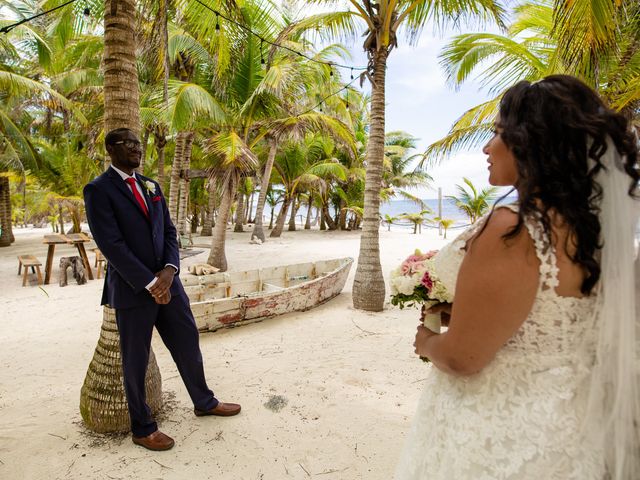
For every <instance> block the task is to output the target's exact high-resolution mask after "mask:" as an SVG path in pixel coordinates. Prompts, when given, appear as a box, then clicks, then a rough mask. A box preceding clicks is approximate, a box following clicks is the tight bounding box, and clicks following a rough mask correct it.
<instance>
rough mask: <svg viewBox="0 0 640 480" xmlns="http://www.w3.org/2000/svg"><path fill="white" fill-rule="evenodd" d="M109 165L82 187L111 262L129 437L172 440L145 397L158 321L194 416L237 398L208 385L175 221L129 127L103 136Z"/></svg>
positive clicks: (230, 407) (154, 444) (110, 296)
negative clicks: (225, 397)
mask: <svg viewBox="0 0 640 480" xmlns="http://www.w3.org/2000/svg"><path fill="white" fill-rule="evenodd" d="M105 147H106V150H107V152H108V154H109V156H110V157H111V166H110V167H109V168H108V169H107V171H106V172H104V173H103V174H102V175H100V176H99V177H98V178H96V179H94V180H93V181H92V182H90V183H89V184H87V185H86V186H85V187H84V200H85V207H86V211H87V219H88V221H89V227H90V228H91V233H92V234H93V238H94V240H95V242H96V244H97V245H98V248H100V251H101V252H102V253H103V255H104V256H105V257H106V259H107V262H108V266H107V274H106V277H105V282H104V290H103V293H102V305H110V306H111V307H113V308H114V309H115V311H116V322H117V324H118V330H119V332H120V351H121V353H122V370H123V374H124V387H125V392H126V395H127V402H128V404H129V415H130V417H131V431H132V434H133V437H132V438H133V443H135V444H137V445H141V446H143V447H145V448H148V449H149V450H168V449H170V448H171V447H173V445H174V441H173V439H172V438H170V437H169V436H167V435H165V434H164V433H162V432H160V431H159V430H158V426H157V425H156V423H155V422H154V421H153V418H152V417H151V411H150V410H149V406H148V405H147V403H146V401H145V383H144V380H145V374H146V371H147V365H148V363H149V348H150V345H151V334H152V331H153V327H154V326H155V327H156V329H157V330H158V333H159V334H160V336H161V337H162V341H163V342H164V344H165V345H166V346H167V348H168V349H169V351H170V352H171V356H172V357H173V360H174V361H175V363H176V365H177V367H178V371H179V372H180V376H181V377H182V380H183V381H184V384H185V386H186V387H187V391H188V392H189V396H190V397H191V400H192V401H193V404H194V406H195V408H194V413H195V414H196V415H197V416H203V415H218V416H231V415H236V414H238V413H239V412H240V405H237V404H234V403H222V402H219V401H218V400H217V399H216V398H215V397H214V395H213V392H212V391H211V390H210V389H209V387H208V386H207V382H206V380H205V377H204V369H203V364H202V355H201V353H200V346H199V345H198V330H197V328H196V325H195V321H194V319H193V315H192V313H191V309H190V307H189V299H188V298H187V296H186V294H185V291H184V289H183V287H182V284H181V282H180V277H179V276H178V275H177V274H178V272H179V265H180V257H179V255H178V242H177V237H176V229H175V227H174V226H173V223H172V222H171V219H170V217H169V211H168V210H167V205H166V202H165V199H164V197H163V195H162V192H161V191H160V186H159V185H158V184H157V183H156V182H154V181H153V180H150V179H148V178H146V177H143V176H142V175H139V174H137V173H135V172H134V169H135V168H137V167H138V166H139V165H140V158H141V153H142V150H141V146H140V141H139V140H138V138H137V137H136V135H135V134H134V133H133V132H132V131H131V130H129V129H126V128H118V129H116V130H112V131H111V132H109V133H108V134H107V136H106V137H105Z"/></svg>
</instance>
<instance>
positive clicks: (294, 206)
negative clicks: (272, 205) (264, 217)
mask: <svg viewBox="0 0 640 480" xmlns="http://www.w3.org/2000/svg"><path fill="white" fill-rule="evenodd" d="M299 208H300V201H299V200H298V196H297V195H296V197H295V198H294V199H293V202H292V203H291V215H290V216H289V229H288V230H289V231H290V232H295V231H296V214H297V213H298V209H299Z"/></svg>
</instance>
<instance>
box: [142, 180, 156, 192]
mask: <svg viewBox="0 0 640 480" xmlns="http://www.w3.org/2000/svg"><path fill="white" fill-rule="evenodd" d="M144 185H145V186H146V187H147V190H149V191H150V192H151V193H152V194H153V195H155V194H156V184H155V183H153V182H152V181H151V180H147V181H146V182H144Z"/></svg>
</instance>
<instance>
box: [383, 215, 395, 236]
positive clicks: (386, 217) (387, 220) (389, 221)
mask: <svg viewBox="0 0 640 480" xmlns="http://www.w3.org/2000/svg"><path fill="white" fill-rule="evenodd" d="M397 219H398V218H397V217H393V216H391V215H389V214H388V213H385V215H384V223H386V224H387V232H390V231H391V225H392V224H393V222H395V221H396V220H397Z"/></svg>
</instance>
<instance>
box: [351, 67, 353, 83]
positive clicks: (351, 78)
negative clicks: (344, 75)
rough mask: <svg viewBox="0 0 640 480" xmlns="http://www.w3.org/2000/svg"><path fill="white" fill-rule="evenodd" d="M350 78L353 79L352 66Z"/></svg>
mask: <svg viewBox="0 0 640 480" xmlns="http://www.w3.org/2000/svg"><path fill="white" fill-rule="evenodd" d="M351 80H353V68H352V69H351Z"/></svg>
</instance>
